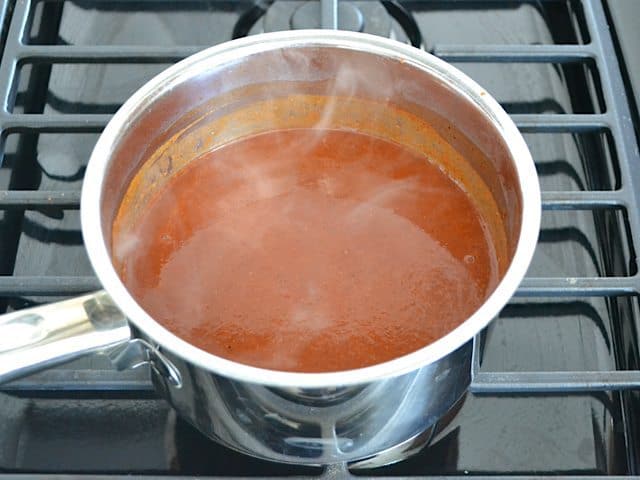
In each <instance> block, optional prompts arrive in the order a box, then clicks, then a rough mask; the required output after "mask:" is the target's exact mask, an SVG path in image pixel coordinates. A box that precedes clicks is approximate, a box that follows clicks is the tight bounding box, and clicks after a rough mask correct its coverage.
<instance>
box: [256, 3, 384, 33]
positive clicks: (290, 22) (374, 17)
mask: <svg viewBox="0 0 640 480" xmlns="http://www.w3.org/2000/svg"><path fill="white" fill-rule="evenodd" d="M320 18H321V14H320V2H318V1H317V0H316V1H311V0H310V1H307V2H303V3H302V4H301V2H300V1H296V0H277V1H276V2H274V3H273V5H271V6H270V7H269V9H268V10H267V12H266V14H265V16H264V18H263V27H264V31H265V32H276V31H281V30H291V29H294V30H298V29H303V28H320V26H321V25H320ZM338 28H340V29H341V30H351V31H355V32H364V33H371V34H374V35H380V36H383V37H389V36H390V35H391V29H392V22H391V16H390V15H389V13H388V12H387V10H386V9H385V8H384V7H383V6H382V4H381V3H379V2H372V1H352V2H350V1H341V2H339V3H338Z"/></svg>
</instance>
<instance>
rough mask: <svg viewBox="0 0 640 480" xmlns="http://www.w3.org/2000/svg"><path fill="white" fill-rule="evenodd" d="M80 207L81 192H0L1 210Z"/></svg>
mask: <svg viewBox="0 0 640 480" xmlns="http://www.w3.org/2000/svg"><path fill="white" fill-rule="evenodd" d="M35 207H65V208H73V209H77V208H79V207H80V192H78V191H76V192H73V191H70V192H58V191H46V190H44V191H35V190H30V191H24V190H0V208H21V209H29V208H35Z"/></svg>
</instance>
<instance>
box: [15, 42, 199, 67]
mask: <svg viewBox="0 0 640 480" xmlns="http://www.w3.org/2000/svg"><path fill="white" fill-rule="evenodd" d="M204 48H206V46H175V47H158V46H146V47H145V46H129V45H102V46H94V45H23V46H21V47H20V48H19V49H18V51H17V55H16V56H17V58H18V59H20V61H21V62H22V63H25V62H34V63H35V62H46V63H174V62H177V61H179V60H182V59H183V58H185V57H188V56H189V55H193V54H194V53H196V52H199V51H200V50H203V49H204Z"/></svg>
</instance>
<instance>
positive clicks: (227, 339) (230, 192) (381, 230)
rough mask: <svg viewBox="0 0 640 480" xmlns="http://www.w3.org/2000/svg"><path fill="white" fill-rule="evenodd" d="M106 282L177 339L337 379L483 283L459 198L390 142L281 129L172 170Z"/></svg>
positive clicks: (480, 256) (492, 257) (473, 215)
mask: <svg viewBox="0 0 640 480" xmlns="http://www.w3.org/2000/svg"><path fill="white" fill-rule="evenodd" d="M114 232H115V233H114V238H113V247H114V248H113V249H114V254H115V257H116V263H117V264H118V269H119V273H120V275H121V277H122V279H123V281H124V283H125V284H126V285H127V287H128V288H129V290H130V291H131V292H132V294H133V295H134V297H135V298H136V300H137V301H138V302H139V303H140V305H141V306H142V307H143V308H144V309H145V310H146V311H147V312H148V313H149V314H150V315H151V316H152V317H154V318H155V319H156V320H157V321H159V322H160V323H162V324H163V325H164V326H165V327H167V328H168V329H169V330H171V331H173V332H174V333H175V334H176V335H178V336H180V337H181V338H183V339H184V340H186V341H188V342H190V343H191V344H193V345H196V346H197V347H200V348H202V349H204V350H207V351H209V352H211V353H213V354H215V355H219V356H221V357H225V358H228V359H231V360H234V361H237V362H241V363H244V364H248V365H254V366H258V367H263V368H269V369H275V370H286V371H298V372H327V371H340V370H346V369H352V368H358V367H364V366H368V365H373V364H376V363H380V362H383V361H386V360H391V359H393V358H396V357H399V356H401V355H404V354H407V353H409V352H412V351H415V350H417V349H419V348H421V347H424V346H426V345H427V344H429V343H431V342H433V341H434V340H436V339H438V338H439V337H441V336H443V335H444V334H446V333H448V332H449V331H451V330H452V329H453V328H455V327H456V326H457V325H459V324H460V323H461V322H463V321H464V320H465V319H466V318H467V317H468V316H469V315H470V314H471V313H473V312H474V311H475V310H476V309H477V308H478V307H479V306H480V305H481V304H482V303H483V301H484V299H485V298H486V296H487V295H488V293H490V291H491V290H492V289H493V287H494V286H495V285H496V283H497V281H498V268H497V261H496V254H495V252H494V250H493V248H492V247H491V242H490V238H489V236H488V233H487V229H486V228H485V227H484V224H483V220H482V218H480V216H479V215H478V213H477V211H476V209H475V208H474V206H473V204H472V202H471V200H470V198H469V197H468V195H467V194H466V193H465V191H463V190H462V189H461V188H460V187H459V186H458V185H457V184H456V183H455V182H454V181H453V180H451V178H449V177H448V176H447V174H446V173H444V172H443V171H441V169H439V168H438V167H437V166H435V165H433V164H431V163H429V161H428V160H427V159H426V158H424V157H423V156H421V155H418V154H416V153H414V152H413V151H410V150H408V149H406V148H404V147H402V146H400V145H397V144H395V143H392V142H389V141H386V140H382V139H379V138H375V137H372V136H368V135H364V134H361V133H356V132H351V131H338V130H316V129H300V130H282V131H274V132H269V133H264V134H260V135H256V136H253V137H250V138H246V139H242V140H239V141H236V142H234V143H231V144H229V145H226V146H223V147H220V148H218V149H216V150H214V151H212V152H209V153H207V154H205V155H203V156H202V157H200V158H198V159H196V160H194V161H193V162H191V163H190V164H189V165H188V166H187V167H185V168H183V169H182V170H180V171H179V172H178V173H176V174H175V175H174V177H173V178H171V179H170V180H169V182H168V183H167V184H166V185H165V187H164V188H163V189H162V190H161V191H160V192H159V193H158V194H157V195H156V197H155V198H154V199H153V201H152V202H151V204H150V205H148V206H147V207H146V212H145V213H144V214H143V215H142V217H141V220H140V221H139V222H137V224H136V226H135V227H134V228H133V229H129V230H127V231H122V229H121V228H118V222H117V220H116V224H115V228H114Z"/></svg>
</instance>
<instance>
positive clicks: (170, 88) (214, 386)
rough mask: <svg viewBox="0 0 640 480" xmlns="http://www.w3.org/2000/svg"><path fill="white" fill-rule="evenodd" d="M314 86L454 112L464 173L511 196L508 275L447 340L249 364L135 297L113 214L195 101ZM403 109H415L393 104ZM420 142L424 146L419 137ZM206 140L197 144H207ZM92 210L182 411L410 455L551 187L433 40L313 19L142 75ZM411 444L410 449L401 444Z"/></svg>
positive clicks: (112, 130) (340, 458)
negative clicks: (399, 350) (382, 355)
mask: <svg viewBox="0 0 640 480" xmlns="http://www.w3.org/2000/svg"><path fill="white" fill-rule="evenodd" d="M372 79H375V80H374V81H372ZM327 85H328V86H329V87H330V90H326V88H327ZM310 93H314V94H316V95H317V94H323V93H324V94H325V95H329V96H330V97H331V98H333V99H334V101H333V104H334V107H335V105H337V104H341V105H343V106H344V105H345V104H349V102H335V99H337V98H340V97H342V98H346V99H347V100H349V101H354V102H355V99H364V100H366V101H368V102H369V103H370V104H373V103H376V104H378V105H382V107H380V108H378V109H377V110H375V109H374V110H373V111H377V112H378V113H380V112H381V114H380V116H379V118H371V119H370V120H371V121H372V123H373V124H374V125H376V122H381V125H382V124H384V125H387V124H391V125H393V124H396V126H398V125H401V124H402V125H405V124H403V123H402V122H400V123H398V121H397V120H399V119H400V118H401V117H402V115H404V116H405V117H407V116H412V118H417V119H421V118H423V116H424V118H425V120H424V121H425V122H426V121H427V120H426V117H429V119H430V120H429V121H431V119H432V117H431V115H436V116H437V117H438V118H444V119H446V121H447V122H448V123H447V124H446V125H445V124H444V123H442V122H441V121H440V120H438V121H437V122H436V123H438V122H440V123H439V125H440V127H438V128H440V130H438V131H437V132H436V134H437V135H435V136H438V135H439V136H440V137H439V138H442V137H443V136H445V137H446V135H450V136H451V137H450V138H451V139H452V140H451V141H452V142H454V141H457V142H463V140H462V138H459V139H458V140H455V138H456V134H455V132H461V133H462V135H461V137H465V138H466V139H467V140H465V142H467V143H464V145H463V143H459V144H458V148H460V149H463V150H464V151H465V152H466V153H468V155H465V159H466V160H468V164H467V162H464V165H462V163H460V164H455V165H453V166H454V167H456V169H458V170H460V171H466V172H467V174H468V175H471V176H472V177H473V178H474V179H475V180H474V182H475V183H473V185H472V184H465V186H467V187H469V188H472V187H473V189H475V190H478V191H482V192H485V193H484V195H485V197H481V198H484V199H485V200H487V201H491V202H495V204H496V205H497V207H498V208H499V210H500V212H501V214H502V221H503V223H504V229H505V232H504V237H505V239H506V240H505V244H504V245H502V247H504V250H505V252H508V258H503V259H502V260H500V259H499V261H503V262H504V274H503V278H502V281H501V282H500V283H499V285H498V286H497V288H496V289H495V291H494V292H493V293H492V294H491V295H490V296H489V298H487V300H486V302H485V303H484V304H483V305H482V306H481V307H480V308H479V309H478V310H477V311H476V312H475V313H474V314H473V315H472V316H471V317H470V318H469V319H467V320H466V321H465V322H463V323H462V324H461V325H460V326H459V327H458V328H456V329H455V330H453V331H452V332H450V333H449V334H447V335H446V336H444V337H443V338H441V339H439V340H438V341H436V342H434V343H433V344H430V345H428V346H426V347H424V348H422V349H420V350H418V351H416V352H413V353H411V354H409V355H406V356H403V357H401V358H397V359H394V360H392V361H389V362H385V363H382V364H378V365H375V366H372V367H367V368H362V369H357V370H351V371H344V372H334V373H319V374H305V373H291V372H282V371H271V370H265V369H259V368H255V367H250V366H247V365H241V364H238V363H235V362H232V361H229V360H226V359H223V358H220V357H216V356H214V355H211V354H209V353H207V352H204V351H202V350H200V349H198V348H195V347H194V346H192V345H190V344H188V343H187V342H184V341H183V340H181V339H180V338H178V337H176V336H175V335H173V334H172V333H171V332H170V331H169V330H167V329H166V328H164V327H163V326H162V325H161V324H159V323H157V322H156V321H155V320H154V319H152V318H151V317H150V316H149V315H148V314H147V313H146V312H145V311H144V310H143V309H142V308H141V307H140V306H139V305H138V304H137V302H136V301H135V300H134V299H133V297H132V296H131V295H130V294H129V292H128V291H127V289H126V287H125V285H123V284H122V282H121V281H120V279H119V277H118V275H117V273H116V270H115V268H114V265H113V263H112V260H111V254H110V240H111V222H112V221H113V218H114V214H115V211H116V210H117V209H118V208H119V207H120V203H121V199H122V195H123V193H124V192H123V189H124V188H126V187H127V185H128V184H129V182H130V181H131V179H132V178H133V177H134V176H135V175H136V173H137V172H139V171H142V169H143V167H145V168H146V167H147V166H148V165H147V163H146V162H148V160H149V158H154V157H153V155H154V153H156V152H155V150H154V149H156V150H158V149H160V147H162V146H164V145H165V144H166V142H167V141H168V140H169V139H170V138H174V137H176V136H177V137H178V138H181V135H179V134H182V133H185V132H186V133H185V135H183V136H187V137H188V135H187V133H189V131H188V129H186V127H185V121H186V120H188V119H191V120H193V118H194V117H193V116H194V111H195V112H196V113H198V114H199V115H200V116H199V117H197V118H198V120H202V119H203V118H204V119H205V120H206V119H209V118H210V116H212V118H215V117H216V115H218V114H219V112H226V113H228V112H229V111H234V110H237V109H239V108H251V106H252V105H254V104H255V103H256V102H260V101H262V102H264V101H267V100H272V97H274V96H280V97H282V98H285V99H286V98H287V97H288V96H291V95H294V96H295V95H300V94H307V95H308V94H310ZM264 95H266V96H267V97H264ZM358 101H359V100H358ZM225 102H226V103H225ZM356 103H357V102H356ZM365 103H366V102H365ZM261 105H264V103H263V104H261ZM386 107H388V108H386ZM335 108H337V109H338V110H336V111H339V107H335ZM198 109H200V111H198ZM392 110H393V111H402V112H404V113H403V114H402V115H400V114H398V115H399V116H397V117H394V116H393V115H391V112H392ZM258 113H259V115H256V120H255V122H254V123H252V124H251V126H250V127H249V128H248V129H247V128H246V126H241V127H238V126H237V125H235V124H231V125H229V126H228V127H227V128H226V129H222V131H219V130H217V129H213V130H211V129H210V130H211V131H210V133H211V135H212V136H213V137H215V139H214V141H213V144H215V142H216V141H218V142H220V141H229V140H233V139H234V138H238V136H239V135H243V134H249V133H255V132H256V131H259V129H260V128H267V127H268V124H267V125H264V117H265V114H266V113H269V112H266V113H265V112H264V111H262V110H260V109H258ZM270 113H271V114H272V115H273V114H274V112H270ZM322 113H323V115H322V119H323V121H326V120H327V115H325V114H326V113H329V114H330V113H331V111H329V112H322ZM220 115H222V114H220ZM330 116H331V115H329V117H330ZM339 117H340V118H343V116H341V115H340V116H339ZM223 118H224V117H223ZM267 118H269V117H268V115H267ZM402 118H404V117H402ZM433 118H435V117H433ZM330 120H331V121H332V122H333V121H337V120H336V119H330ZM367 120H369V119H367ZM261 122H262V123H261ZM329 125H330V126H331V125H334V123H330V124H329ZM407 125H408V123H407ZM187 126H189V125H188V124H187ZM365 126H366V125H365ZM451 126H454V127H455V132H454V133H451V131H450V130H451V128H450V127H451ZM271 128H274V127H273V126H271ZM363 128H364V127H363ZM391 130H393V128H390V131H391ZM394 132H395V133H393V135H392V134H389V135H391V137H390V138H404V137H403V135H406V134H407V132H406V131H405V130H404V129H403V128H396V129H395V130H394ZM447 132H449V133H447ZM409 134H411V132H409ZM394 135H395V136H394ZM411 138H413V137H411ZM434 138H435V137H434ZM412 141H413V142H414V143H415V145H414V143H412V145H414V147H416V148H418V147H420V145H421V143H420V142H421V139H420V138H417V139H415V138H414V139H413V140H412ZM422 143H425V140H424V139H422ZM203 144H206V142H204V141H200V142H199V141H196V142H195V143H194V145H195V150H196V153H197V150H198V148H201V145H203ZM439 145H446V142H444V140H442V142H441V144H439ZM469 152H471V153H469ZM196 153H194V151H192V152H191V156H192V157H194V158H195V157H196V156H197V154H196ZM454 153H455V151H454V150H451V154H452V155H453V154H454ZM480 153H481V154H482V155H481V154H480ZM454 157H455V155H454ZM452 158H453V157H452ZM455 158H458V157H455ZM487 158H488V159H490V161H489V162H487V161H486V160H485V159H487ZM156 159H157V160H158V158H156ZM168 159H169V162H168V163H167V162H166V161H165V160H166V159H165V158H164V157H160V158H159V161H164V163H162V162H160V163H158V172H159V175H160V176H158V175H156V173H158V172H156V171H154V170H153V165H151V167H150V171H151V173H152V174H154V175H155V176H153V175H152V176H151V180H152V181H151V184H152V185H153V186H155V187H156V188H157V187H158V185H159V184H160V185H161V182H162V181H163V180H162V177H167V176H168V175H169V174H173V173H175V170H174V167H175V166H176V165H177V163H175V162H174V160H173V159H172V158H171V157H169V158H168ZM451 161H453V160H451ZM487 195H488V196H487ZM479 198H480V197H479ZM139 207H140V208H144V203H142V204H141V205H140V206H139ZM478 208H483V207H482V203H479V204H478ZM81 216H82V228H83V234H84V238H85V244H86V247H87V251H88V254H89V257H90V260H91V263H92V265H93V267H94V269H95V270H96V273H97V275H98V277H99V279H100V281H101V282H102V284H103V286H104V287H105V289H106V291H107V292H108V293H109V295H110V296H111V298H112V299H113V302H114V304H115V305H117V306H118V308H119V309H121V310H122V312H124V314H125V315H126V316H127V317H128V318H129V319H130V321H131V323H132V324H133V325H134V326H135V327H136V329H135V335H136V336H139V337H141V338H142V339H143V340H144V341H145V342H147V343H137V344H135V343H134V344H133V345H134V347H133V348H135V349H137V348H138V347H145V349H144V351H146V352H148V353H149V356H148V357H145V356H143V357H142V361H148V362H151V363H152V364H153V365H154V366H155V367H156V368H154V369H153V375H154V384H155V385H156V388H157V389H158V390H159V392H161V393H162V394H163V395H164V396H165V397H166V398H167V399H168V400H169V402H170V403H171V404H172V405H173V406H174V408H175V409H176V410H177V411H178V412H179V414H180V415H182V416H183V417H184V418H185V419H187V420H188V421H189V422H191V423H192V424H193V425H194V426H196V427H197V428H198V429H199V430H201V431H202V432H203V433H205V434H207V435H209V436H210V437H211V438H213V439H215V440H217V441H219V442H220V443H222V444H224V445H227V446H229V447H231V448H234V449H236V450H239V451H241V452H244V453H247V454H250V455H253V456H256V457H260V458H264V459H269V460H276V461H281V462H290V463H305V464H329V463H337V462H351V461H357V460H368V461H369V462H370V464H376V461H375V458H376V456H378V455H384V458H385V460H384V461H385V462H387V463H391V462H394V461H397V460H399V459H401V458H403V456H404V455H407V454H409V453H411V452H413V451H414V450H415V449H414V448H412V447H413V443H412V440H413V439H415V438H423V437H421V434H424V432H426V431H427V429H429V428H430V427H431V426H432V425H433V424H434V423H435V422H436V421H437V420H438V418H439V417H440V416H441V415H442V414H444V413H445V412H446V411H447V410H448V409H449V408H450V407H451V406H452V405H453V404H454V403H455V402H456V401H457V400H458V399H459V398H460V397H461V395H462V394H463V393H464V392H465V391H466V389H467V387H468V385H469V383H470V380H471V378H470V372H471V368H470V367H471V351H472V348H471V341H472V339H473V338H474V336H475V335H476V334H477V333H478V332H479V331H480V330H481V329H482V328H484V327H485V326H486V325H487V324H488V323H489V322H490V321H491V319H492V318H493V317H494V316H495V315H496V314H497V313H498V312H499V310H500V309H501V308H502V306H504V304H505V303H506V302H507V301H508V299H509V298H510V297H511V295H512V294H513V292H514V291H515V289H516V288H517V286H518V284H519V282H520V281H521V279H522V278H523V276H524V274H525V272H526V269H527V267H528V265H529V262H530V260H531V257H532V254H533V250H534V247H535V244H536V239H537V233H538V229H539V224H540V192H539V187H538V183H537V177H536V173H535V169H534V166H533V162H532V160H531V156H530V154H529V152H528V150H527V147H526V145H525V143H524V141H523V139H522V137H521V136H520V134H519V133H518V131H517V129H516V127H515V126H514V124H513V122H512V121H511V120H510V119H509V117H508V116H507V114H506V113H505V112H504V111H503V110H502V109H501V108H500V107H499V105H498V104H497V103H496V102H495V101H494V100H493V99H491V98H490V97H489V95H488V94H487V93H486V92H485V91H484V90H483V89H482V87H480V86H478V85H477V84H475V83H474V82H473V81H471V80H470V79H469V78H468V77H466V76H465V75H463V74H461V73H460V72H459V71H458V70H456V69H454V68H453V67H451V66H450V65H448V64H446V63H444V62H442V61H440V60H438V59H436V58H435V57H433V56H431V55H429V54H427V53H425V52H423V51H420V50H417V49H414V48H412V47H408V46H406V45H402V44H399V43H396V42H393V41H390V40H386V39H381V38H377V37H373V36H369V35H364V34H358V33H350V32H338V31H336V32H327V31H311V30H310V31H298V32H284V33H274V34H265V35H261V36H254V37H251V38H247V39H242V40H237V41H234V42H229V43H227V44H224V45H220V46H218V47H213V48H211V49H208V50H205V51H203V52H201V53H199V54H196V55H194V56H192V57H190V58H188V59H186V60H184V61H182V62H180V63H178V64H176V65H175V66H173V67H171V68H169V69H168V70H166V71H165V72H163V73H161V74H160V75H158V76H157V77H155V78H154V79H153V80H151V81H150V82H149V83H147V84H146V85H145V86H144V87H142V88H141V89H140V90H139V91H138V92H137V93H135V94H134V95H133V96H132V97H131V98H130V100H129V101H127V102H126V103H125V104H124V105H123V107H122V108H121V109H120V110H119V111H118V113H117V114H116V115H115V116H114V117H113V119H112V120H111V122H110V123H109V124H108V126H107V127H106V129H105V130H104V132H103V134H102V135H101V137H100V139H99V141H98V143H97V145H96V147H95V149H94V151H93V154H92V156H91V159H90V162H89V166H88V168H87V172H86V175H85V181H84V187H83V194H82V207H81ZM496 248H497V247H496ZM116 315H117V314H116ZM120 340H124V339H120ZM147 345H149V346H150V347H151V350H149V349H147V348H146V346H147ZM128 348H130V347H127V348H126V349H125V350H123V351H122V352H120V353H121V354H122V355H121V356H120V357H119V358H118V355H116V356H115V358H116V361H118V362H119V363H120V364H121V365H125V366H126V365H131V366H133V365H135V364H136V362H138V360H136V355H137V353H136V355H133V359H132V357H131V356H130V355H131V351H130V350H128ZM134 353H135V352H134ZM163 359H164V360H163ZM158 360H160V361H158ZM165 360H166V361H165ZM403 445H404V446H407V448H402V447H401V448H398V446H403ZM390 452H395V453H396V456H395V457H394V456H392V455H390V454H389V453H390ZM381 458H382V457H381Z"/></svg>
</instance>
